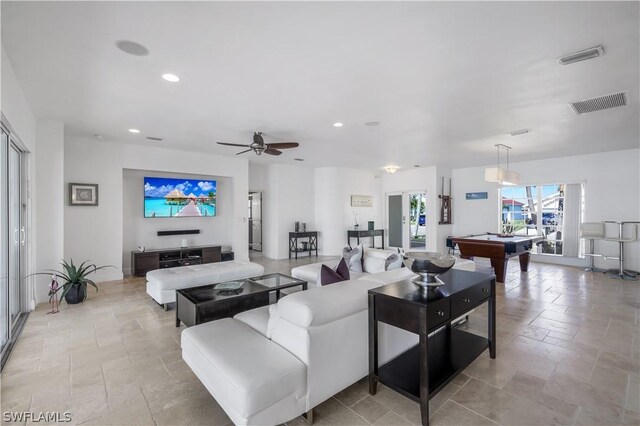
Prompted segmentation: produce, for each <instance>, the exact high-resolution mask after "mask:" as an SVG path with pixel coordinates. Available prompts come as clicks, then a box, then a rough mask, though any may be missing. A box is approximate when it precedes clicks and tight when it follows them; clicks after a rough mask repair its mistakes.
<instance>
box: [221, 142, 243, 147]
mask: <svg viewBox="0 0 640 426" xmlns="http://www.w3.org/2000/svg"><path fill="white" fill-rule="evenodd" d="M216 143H217V144H218V145H226V146H243V147H245V148H246V147H250V146H251V145H242V144H239V143H227V142H216Z"/></svg>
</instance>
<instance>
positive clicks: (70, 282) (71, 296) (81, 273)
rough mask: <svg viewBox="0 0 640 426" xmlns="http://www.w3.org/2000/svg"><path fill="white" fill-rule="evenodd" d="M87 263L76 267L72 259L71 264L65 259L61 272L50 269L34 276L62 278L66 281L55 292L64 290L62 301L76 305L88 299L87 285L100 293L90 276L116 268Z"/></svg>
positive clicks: (61, 296)
mask: <svg viewBox="0 0 640 426" xmlns="http://www.w3.org/2000/svg"><path fill="white" fill-rule="evenodd" d="M87 263H88V261H84V262H82V263H81V264H80V265H79V266H76V265H74V264H73V259H70V260H69V262H67V261H66V260H64V259H63V260H62V262H61V263H60V265H61V266H62V268H61V269H62V270H61V271H58V270H55V269H48V270H47V271H46V272H38V273H36V274H33V275H51V274H55V275H57V276H58V277H60V278H62V279H63V280H64V284H62V285H61V286H60V287H58V289H57V290H55V292H56V293H57V292H60V291H61V290H62V294H61V295H60V300H61V301H62V298H64V300H66V301H67V303H68V304H70V305H75V304H77V303H82V302H84V301H85V300H86V299H87V284H90V285H91V286H93V287H94V288H95V289H96V292H98V286H97V285H96V283H95V282H93V280H91V279H89V278H88V276H89V275H90V274H93V273H95V272H96V271H98V270H100V269H104V268H113V267H114V266H112V265H105V266H96V265H94V264H88V265H87Z"/></svg>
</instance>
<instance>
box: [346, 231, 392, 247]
mask: <svg viewBox="0 0 640 426" xmlns="http://www.w3.org/2000/svg"><path fill="white" fill-rule="evenodd" d="M366 237H370V238H371V247H375V246H376V237H380V238H382V245H381V246H380V247H376V248H381V249H384V229H373V230H364V229H363V230H348V231H347V245H348V246H349V247H351V239H352V238H355V239H356V244H358V245H359V244H360V238H366Z"/></svg>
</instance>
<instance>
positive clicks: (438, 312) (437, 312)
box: [436, 311, 444, 317]
mask: <svg viewBox="0 0 640 426" xmlns="http://www.w3.org/2000/svg"><path fill="white" fill-rule="evenodd" d="M436 314H437V315H438V316H440V317H443V316H444V312H442V311H436Z"/></svg>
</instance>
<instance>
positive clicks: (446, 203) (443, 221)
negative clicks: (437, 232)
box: [438, 177, 452, 225]
mask: <svg viewBox="0 0 640 426" xmlns="http://www.w3.org/2000/svg"><path fill="white" fill-rule="evenodd" d="M444 180H445V178H444V177H443V178H442V190H441V193H440V195H438V198H439V199H440V221H439V222H438V224H439V225H451V223H452V222H451V178H449V195H444Z"/></svg>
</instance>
